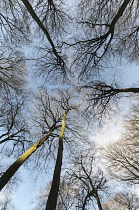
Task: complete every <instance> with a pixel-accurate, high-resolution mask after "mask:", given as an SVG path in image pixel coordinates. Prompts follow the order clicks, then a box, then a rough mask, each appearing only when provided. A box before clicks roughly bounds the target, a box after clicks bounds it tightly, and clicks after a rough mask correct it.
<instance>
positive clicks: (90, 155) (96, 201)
mask: <svg viewBox="0 0 139 210" xmlns="http://www.w3.org/2000/svg"><path fill="white" fill-rule="evenodd" d="M96 162H97V163H98V162H99V159H98V158H97V155H96V151H95V152H92V150H91V151H90V152H89V150H85V151H82V152H80V154H78V155H77V154H76V155H75V157H74V159H73V169H69V170H68V172H67V173H68V175H67V179H68V180H69V183H72V185H73V186H74V188H75V189H76V190H77V192H78V193H77V198H76V204H75V206H76V207H77V208H78V209H82V210H85V209H94V206H97V208H98V209H99V210H102V209H103V208H102V200H103V198H104V197H105V196H104V195H105V193H107V191H108V185H107V182H108V180H107V179H106V178H105V176H104V173H103V171H102V170H101V169H100V168H99V167H98V166H96Z"/></svg>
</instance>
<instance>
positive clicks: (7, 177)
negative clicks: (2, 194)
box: [0, 126, 55, 190]
mask: <svg viewBox="0 0 139 210" xmlns="http://www.w3.org/2000/svg"><path fill="white" fill-rule="evenodd" d="M54 129H55V126H54V127H53V128H52V129H51V130H50V131H49V132H48V133H47V135H46V136H44V137H43V138H41V139H40V140H39V141H38V142H37V143H35V144H34V145H33V146H32V147H30V148H29V149H28V150H27V151H26V152H25V153H23V154H22V155H21V156H20V157H19V158H18V159H17V160H16V161H15V162H14V163H13V164H12V165H11V166H10V167H9V168H8V169H7V171H6V172H5V173H4V174H3V175H2V176H1V178H0V190H2V189H3V187H4V186H5V185H6V184H7V183H8V181H9V180H10V179H11V178H12V176H13V175H14V174H15V172H16V171H17V170H18V169H19V167H20V166H21V165H22V164H23V163H24V162H25V161H26V160H27V159H28V158H29V157H30V156H31V155H32V154H33V153H34V152H35V151H36V150H37V149H38V148H39V147H40V146H41V145H42V144H43V143H44V142H45V141H46V140H47V139H48V138H49V136H50V134H51V133H52V131H53V130H54Z"/></svg>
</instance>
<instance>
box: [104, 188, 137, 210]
mask: <svg viewBox="0 0 139 210" xmlns="http://www.w3.org/2000/svg"><path fill="white" fill-rule="evenodd" d="M138 202H139V198H138V196H137V195H136V194H135V193H132V192H119V193H116V195H115V196H114V197H113V198H112V199H111V200H109V201H107V202H105V203H104V204H103V209H104V210H119V209H123V210H126V209H129V210H137V209H138V208H139V204H138Z"/></svg>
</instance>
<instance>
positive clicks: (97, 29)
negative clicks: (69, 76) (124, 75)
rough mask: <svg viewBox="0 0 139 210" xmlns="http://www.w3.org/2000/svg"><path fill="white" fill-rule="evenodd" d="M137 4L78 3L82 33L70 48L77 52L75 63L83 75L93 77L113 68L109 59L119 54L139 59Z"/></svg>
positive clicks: (133, 2)
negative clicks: (108, 66)
mask: <svg viewBox="0 0 139 210" xmlns="http://www.w3.org/2000/svg"><path fill="white" fill-rule="evenodd" d="M137 5H138V1H136V0H133V1H129V0H124V1H120V2H119V1H113V2H111V1H110V0H108V1H107V0H106V1H95V2H94V1H88V2H86V1H84V0H81V1H79V9H78V11H79V12H78V24H80V25H81V27H80V34H79V35H77V36H76V37H75V42H74V43H68V45H69V46H74V47H75V49H77V50H76V51H77V57H76V58H75V62H76V63H77V66H76V67H77V69H78V70H79V68H81V69H80V70H79V71H80V75H81V76H82V75H84V76H85V75H86V76H90V75H92V74H93V72H94V69H103V66H104V65H105V66H106V64H108V65H110V58H114V59H115V56H116V55H118V58H119V57H120V56H122V58H123V57H126V58H128V59H130V60H131V59H132V60H136V59H137V57H138V42H137V36H138V23H137V18H138V6H137ZM81 37H82V38H81ZM128 49H130V50H128ZM133 52H134V53H133ZM118 60H121V59H118Z"/></svg>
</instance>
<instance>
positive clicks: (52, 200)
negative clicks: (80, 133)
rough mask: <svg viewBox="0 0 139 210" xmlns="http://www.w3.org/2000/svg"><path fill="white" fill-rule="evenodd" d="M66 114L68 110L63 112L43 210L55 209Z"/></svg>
mask: <svg viewBox="0 0 139 210" xmlns="http://www.w3.org/2000/svg"><path fill="white" fill-rule="evenodd" d="M68 112H69V110H67V111H66V112H65V114H64V116H63V120H62V126H61V131H60V134H59V146H58V153H57V159H56V164H55V169H54V174H53V180H52V185H51V189H50V193H49V196H48V200H47V204H46V209H45V210H55V209H56V204H57V198H58V191H59V185H60V174H61V167H62V157H63V136H64V130H65V121H66V116H67V114H68Z"/></svg>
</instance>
